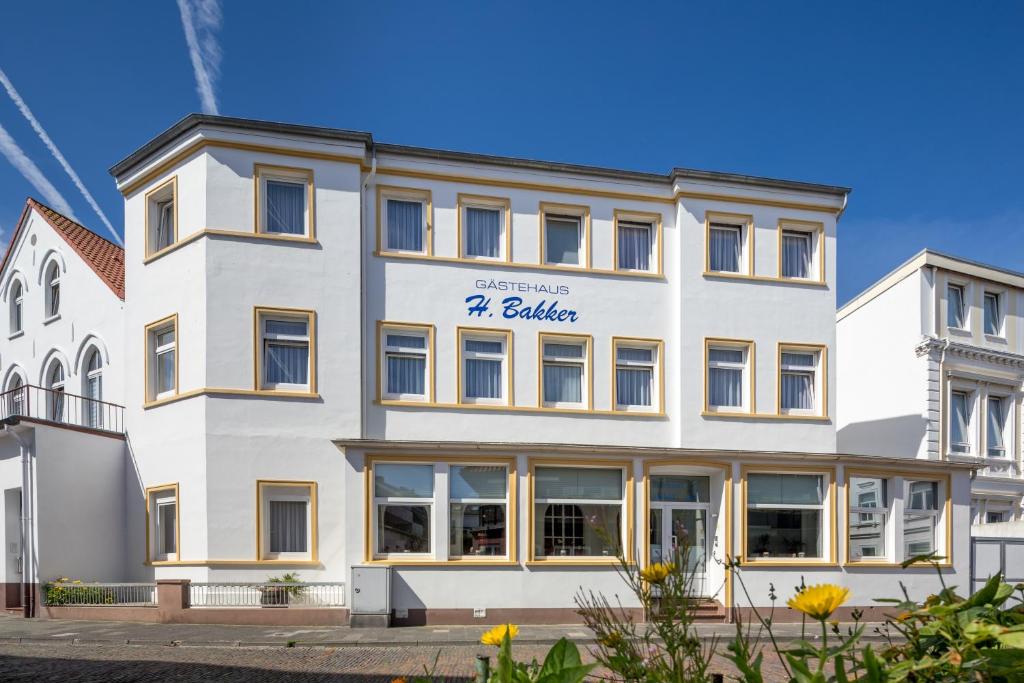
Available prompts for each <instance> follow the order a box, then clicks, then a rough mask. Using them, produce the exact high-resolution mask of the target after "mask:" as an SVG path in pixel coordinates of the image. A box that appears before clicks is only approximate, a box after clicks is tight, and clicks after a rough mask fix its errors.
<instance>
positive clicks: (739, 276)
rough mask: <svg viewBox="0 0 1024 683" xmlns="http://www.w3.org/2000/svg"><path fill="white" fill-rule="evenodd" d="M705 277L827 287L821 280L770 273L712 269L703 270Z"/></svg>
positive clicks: (826, 283)
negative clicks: (779, 275) (749, 273)
mask: <svg viewBox="0 0 1024 683" xmlns="http://www.w3.org/2000/svg"><path fill="white" fill-rule="evenodd" d="M704 277H705V278H712V279H718V280H747V281H752V282H775V283H783V284H787V285H804V286H807V287H828V282H825V281H823V280H801V279H800V278H795V277H773V276H771V275H747V274H744V273H723V272H719V271H714V270H706V271H704Z"/></svg>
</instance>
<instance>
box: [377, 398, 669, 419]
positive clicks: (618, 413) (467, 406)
mask: <svg viewBox="0 0 1024 683" xmlns="http://www.w3.org/2000/svg"><path fill="white" fill-rule="evenodd" d="M374 404H375V405H379V406H383V407H385V408H388V407H391V408H432V409H439V410H493V411H499V412H507V413H559V414H562V415H596V416H603V417H627V418H641V419H642V418H659V419H664V418H665V417H667V416H666V415H665V412H664V411H658V412H649V411H639V410H594V409H587V408H551V407H547V406H541V407H537V406H508V405H493V404H489V403H437V402H435V401H396V400H392V399H387V398H385V399H379V400H376V401H374Z"/></svg>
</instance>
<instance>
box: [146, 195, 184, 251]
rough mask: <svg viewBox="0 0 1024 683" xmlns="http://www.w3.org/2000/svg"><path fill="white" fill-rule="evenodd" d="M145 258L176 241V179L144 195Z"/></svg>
mask: <svg viewBox="0 0 1024 683" xmlns="http://www.w3.org/2000/svg"><path fill="white" fill-rule="evenodd" d="M145 201H146V256H152V255H153V254H155V253H157V252H159V251H163V250H164V249H166V248H167V247H169V246H171V245H172V244H174V243H175V242H176V241H177V239H178V211H177V201H178V178H177V176H175V177H173V178H171V179H170V180H167V181H166V182H164V183H162V184H161V185H159V186H157V187H156V188H154V189H153V190H150V191H149V192H147V193H146V199H145Z"/></svg>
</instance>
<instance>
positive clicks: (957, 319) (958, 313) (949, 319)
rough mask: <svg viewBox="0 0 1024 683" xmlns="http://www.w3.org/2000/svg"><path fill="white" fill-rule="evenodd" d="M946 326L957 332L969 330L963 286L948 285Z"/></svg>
mask: <svg viewBox="0 0 1024 683" xmlns="http://www.w3.org/2000/svg"><path fill="white" fill-rule="evenodd" d="M946 325H947V326H948V327H952V328H954V329H957V330H965V329H967V308H966V299H965V297H964V287H963V285H954V284H949V285H946Z"/></svg>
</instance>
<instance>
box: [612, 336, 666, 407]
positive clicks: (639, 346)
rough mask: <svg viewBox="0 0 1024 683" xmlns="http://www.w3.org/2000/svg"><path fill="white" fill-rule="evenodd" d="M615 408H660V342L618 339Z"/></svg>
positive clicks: (615, 342)
mask: <svg viewBox="0 0 1024 683" xmlns="http://www.w3.org/2000/svg"><path fill="white" fill-rule="evenodd" d="M612 348H613V349H614V352H615V378H614V380H615V409H616V410H626V411H638V412H653V411H657V410H659V409H660V407H661V406H660V402H661V401H660V396H659V395H660V392H661V388H660V383H661V380H660V373H659V371H658V367H659V364H660V363H661V362H662V361H661V353H660V343H659V342H643V341H631V340H626V339H616V340H614V341H613V343H612Z"/></svg>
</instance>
